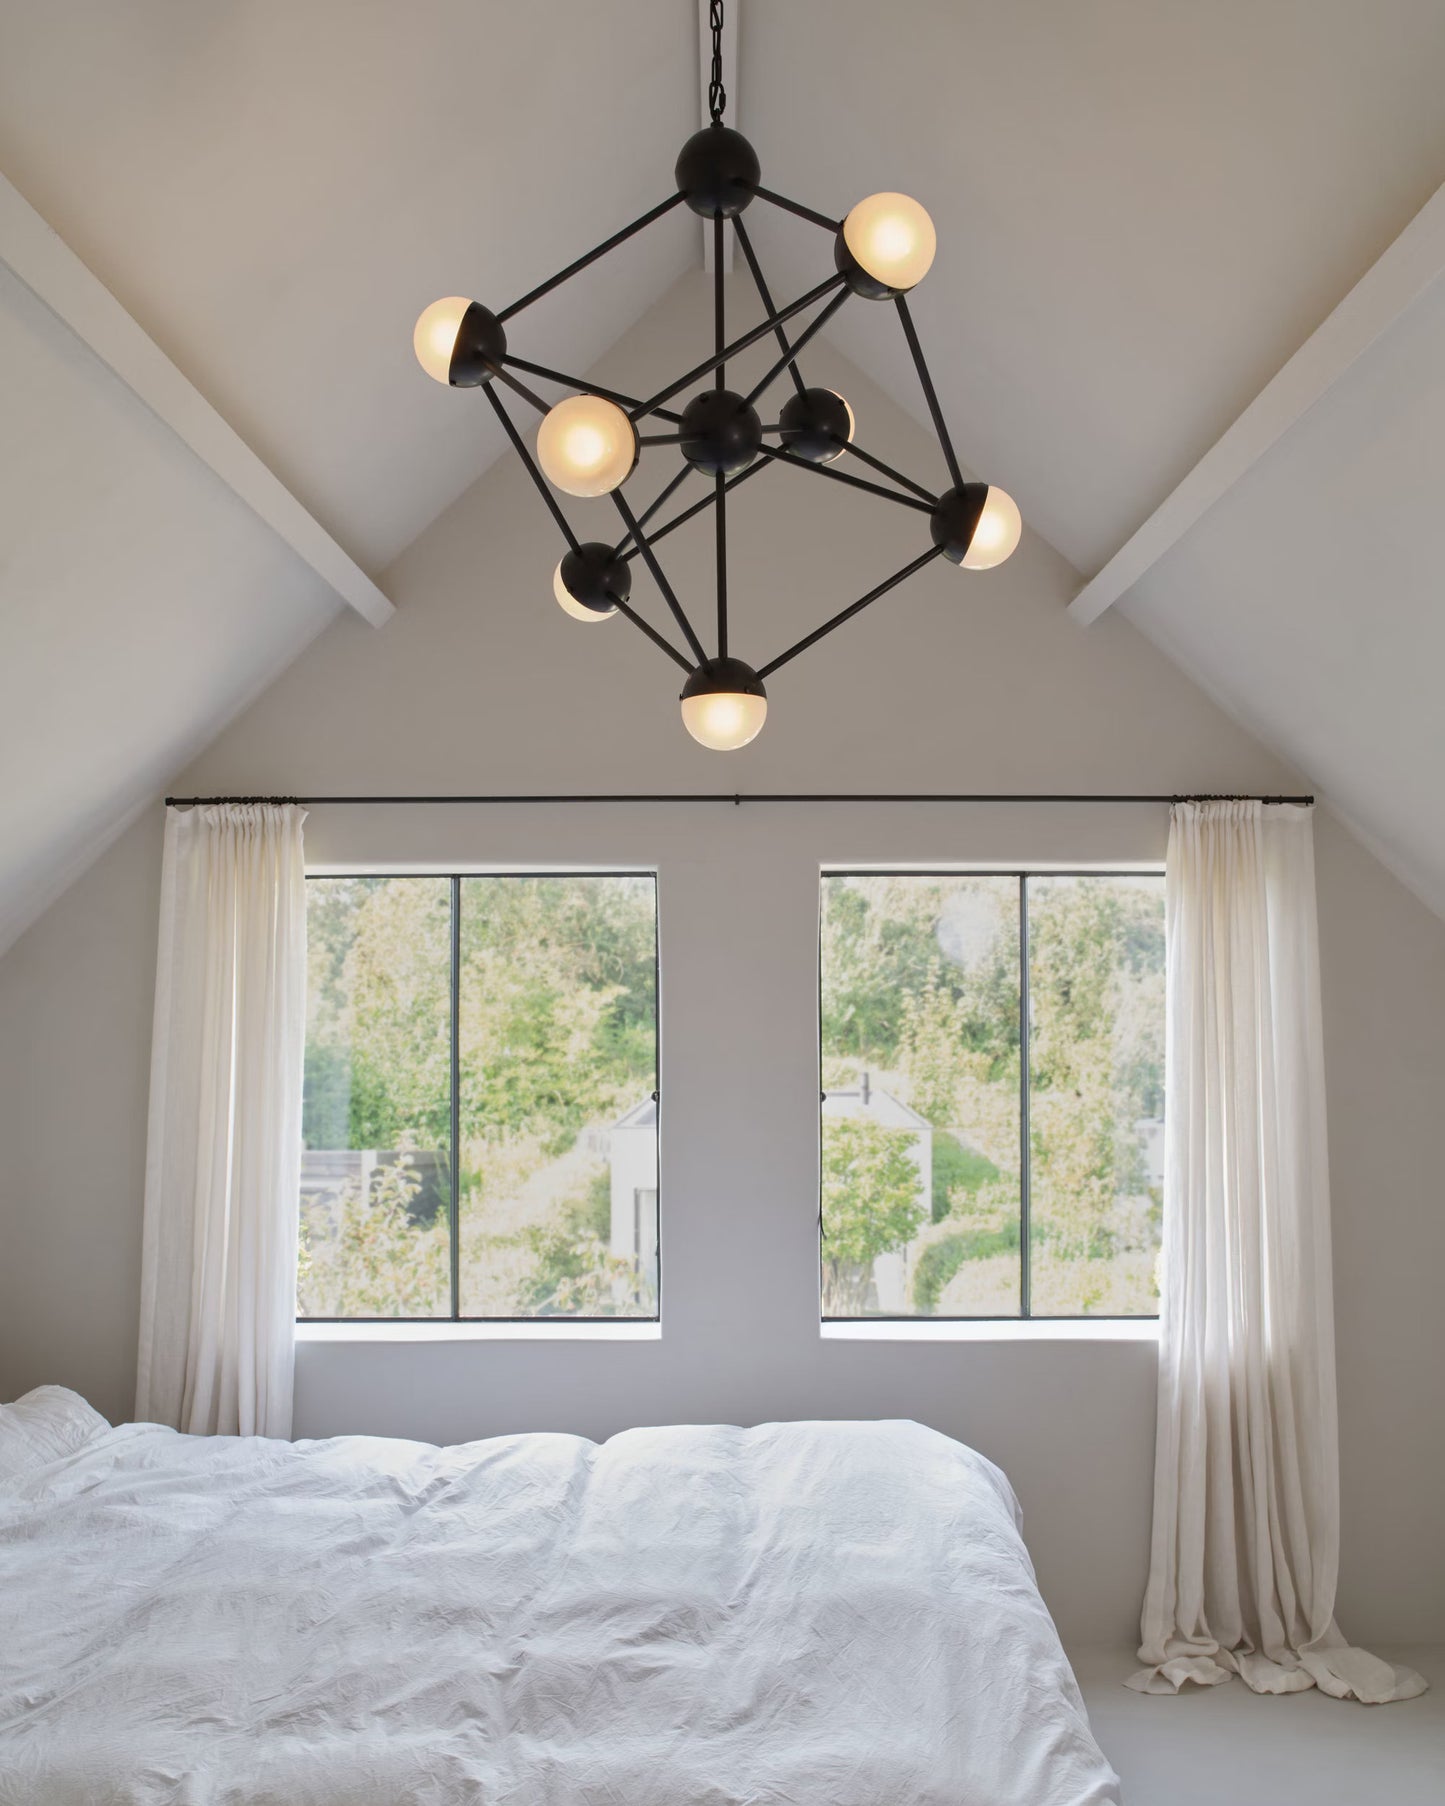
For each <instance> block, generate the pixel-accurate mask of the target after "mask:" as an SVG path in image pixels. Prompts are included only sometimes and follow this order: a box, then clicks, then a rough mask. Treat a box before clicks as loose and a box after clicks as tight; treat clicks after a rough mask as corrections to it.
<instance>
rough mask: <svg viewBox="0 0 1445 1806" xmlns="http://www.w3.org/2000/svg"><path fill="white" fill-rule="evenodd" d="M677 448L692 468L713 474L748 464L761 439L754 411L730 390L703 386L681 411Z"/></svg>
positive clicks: (761, 428) (759, 422) (759, 421)
mask: <svg viewBox="0 0 1445 1806" xmlns="http://www.w3.org/2000/svg"><path fill="white" fill-rule="evenodd" d="M678 431H679V433H680V434H681V436H682V437H681V442H680V444H679V447H678V449H679V450H680V451H681V452H682V455H683V457H684V458H686V459H687V461H688V463H689V464H691V465H692V467H693V469H694V470H704V471H707V472H708V473H709V475H713V476H715V475H716V474H717V473H718V472H719V471H721V472H723V473H724V474H725V475H726V474H727V473H728V472H729V471H734V470H741V469H742V467H743V466H744V465H745V464H751V463H752V461H753V459H754V458H755V457H756V456H757V455H758V447H759V446H760V445H761V444H762V442H763V423H762V421H761V420H760V419H759V418H758V410H757V409H756V408H755V407H753V406H752V404H751V403H750V402H748V401H746V400H745V399H744V398H743V397H742V396H741V395H736V394H734V393H733V391H732V390H731V389H704V390H703V391H702V393H701V394H700V395H694V396H693V398H692V400H691V401H690V402H689V403H688V404H687V406H686V407H685V408H684V409H683V410H682V425H681V426H680V427H679V428H678Z"/></svg>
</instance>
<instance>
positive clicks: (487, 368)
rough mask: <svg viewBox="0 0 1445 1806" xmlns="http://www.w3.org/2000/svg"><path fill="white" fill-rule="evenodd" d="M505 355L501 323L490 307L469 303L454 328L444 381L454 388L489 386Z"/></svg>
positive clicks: (504, 334)
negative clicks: (449, 358)
mask: <svg viewBox="0 0 1445 1806" xmlns="http://www.w3.org/2000/svg"><path fill="white" fill-rule="evenodd" d="M506 355H507V335H506V333H505V332H504V331H503V330H502V322H501V321H500V320H499V319H498V318H497V316H496V315H495V314H494V313H493V312H492V311H491V309H490V308H487V307H483V306H482V304H481V302H480V301H473V303H472V304H471V306H470V307H469V308H468V309H467V311H466V312H465V313H464V314H463V315H462V323H461V325H460V326H458V328H457V341H456V344H455V345H453V346H452V361H451V366H450V368H449V369H448V371H447V381H448V382H449V383H450V384H451V386H452V387H453V388H454V389H475V388H476V387H478V385H479V384H481V383H489V382H490V381H491V380H492V378H493V377H494V376H495V375H496V374H497V372H498V371H499V370H500V369H501V367H502V359H503V358H504V357H505V356H506Z"/></svg>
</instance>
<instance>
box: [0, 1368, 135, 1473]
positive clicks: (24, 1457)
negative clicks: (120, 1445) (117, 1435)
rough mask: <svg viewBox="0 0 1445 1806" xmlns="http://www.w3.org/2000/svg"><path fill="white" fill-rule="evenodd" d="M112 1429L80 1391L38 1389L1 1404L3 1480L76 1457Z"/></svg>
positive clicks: (0, 1440) (62, 1387)
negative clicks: (99, 1436) (93, 1441)
mask: <svg viewBox="0 0 1445 1806" xmlns="http://www.w3.org/2000/svg"><path fill="white" fill-rule="evenodd" d="M109 1428H110V1425H109V1424H108V1423H107V1422H106V1420H105V1418H103V1417H102V1416H101V1414H100V1412H99V1411H93V1410H92V1409H91V1408H90V1406H89V1405H88V1404H86V1402H85V1400H84V1399H83V1398H82V1397H81V1396H80V1394H79V1393H78V1392H70V1391H68V1390H67V1389H66V1388H65V1387H64V1386H37V1387H36V1388H35V1390H34V1391H33V1392H27V1393H26V1394H25V1396H24V1398H17V1399H16V1401H15V1403H14V1404H13V1405H0V1480H18V1479H19V1478H20V1477H21V1476H22V1475H23V1474H28V1473H31V1472H32V1471H33V1470H34V1469H35V1468H37V1467H44V1466H45V1465H46V1463H47V1462H50V1461H59V1460H61V1459H62V1457H64V1456H66V1455H73V1454H74V1453H75V1451H76V1450H77V1449H80V1448H84V1446H85V1445H86V1443H87V1442H89V1441H90V1440H91V1439H92V1437H95V1436H98V1435H99V1434H100V1432H101V1431H102V1430H108V1429H109Z"/></svg>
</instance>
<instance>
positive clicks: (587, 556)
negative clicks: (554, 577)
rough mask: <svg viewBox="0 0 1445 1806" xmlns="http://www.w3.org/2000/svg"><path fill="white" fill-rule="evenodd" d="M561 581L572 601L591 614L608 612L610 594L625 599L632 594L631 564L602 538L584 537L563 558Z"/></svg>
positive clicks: (605, 613) (610, 604)
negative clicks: (588, 610)
mask: <svg viewBox="0 0 1445 1806" xmlns="http://www.w3.org/2000/svg"><path fill="white" fill-rule="evenodd" d="M562 582H563V584H564V585H565V586H566V589H567V593H568V595H569V596H571V597H572V599H573V601H574V602H580V603H581V605H582V606H583V608H590V609H591V610H592V612H593V613H594V614H599V615H610V614H611V613H612V612H613V610H614V608H615V607H616V603H615V602H614V601H613V597H614V596H617V597H620V598H621V599H622V601H624V602H625V601H626V600H627V598H628V597H629V596H630V595H631V594H632V566H631V565H630V564H628V563H627V561H626V560H625V559H622V558H619V557H618V556H617V554H616V553H615V552H614V551H613V549H612V547H611V546H609V545H607V544H605V543H604V542H603V541H602V540H600V539H588V540H584V541H583V542H582V544H581V545H580V546H578V548H577V550H576V551H575V552H573V551H568V552H567V553H566V555H565V556H564V557H563V559H562Z"/></svg>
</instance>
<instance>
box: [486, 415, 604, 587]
mask: <svg viewBox="0 0 1445 1806" xmlns="http://www.w3.org/2000/svg"><path fill="white" fill-rule="evenodd" d="M483 392H484V393H485V395H486V397H487V400H488V401H489V402H491V404H492V406H493V408H495V410H496V414H497V418H498V420H500V421H501V423H502V425H503V427H504V428H505V429H506V434H507V437H508V438H509V439H510V440H511V441H512V449H513V450H514V451H515V452H516V454H517V456H518V457H519V458H520V459H521V460H522V462H523V464H525V465H526V467H527V474H528V476H530V477H531V479H532V481H533V482H534V483H535V484H536V485H537V489H538V492H539V493H540V495H541V497H542V500H543V501H544V502H545V503H546V504H547V506H548V507H549V508H550V509H551V511H552V518H553V520H555V521H556V523H557V525H558V526H559V527H560V528H561V529H562V532H563V535H564V536H565V538H566V540H567V544H568V545H569V546H570V547H571V548H572V550H573V551H574V552H577V551H580V550H581V547H580V546H579V544H578V542H577V535H576V534H575V533H574V532H573V531H572V525H571V522H570V521H569V520H568V519H567V516H566V515H565V514H564V513H563V512H562V508H561V505H560V503H559V502H558V500H557V498H556V496H555V495H553V493H552V488H551V485H550V484H549V483H548V481H547V479H546V477H544V476H543V475H542V473H541V471H540V470H538V468H537V465H536V462H535V460H534V459H533V457H532V454H531V452H529V451H528V450H527V444H526V441H525V440H524V439H523V437H522V435H521V434H520V433H519V432H518V431H517V428H516V424H515V422H514V421H513V419H512V416H511V415H510V414H509V413H508V412H507V410H506V409H505V408H504V407H503V406H502V398H501V396H499V395H498V394H497V392H496V390H495V389H494V388H493V387H492V385H491V384H490V383H485V384H483Z"/></svg>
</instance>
